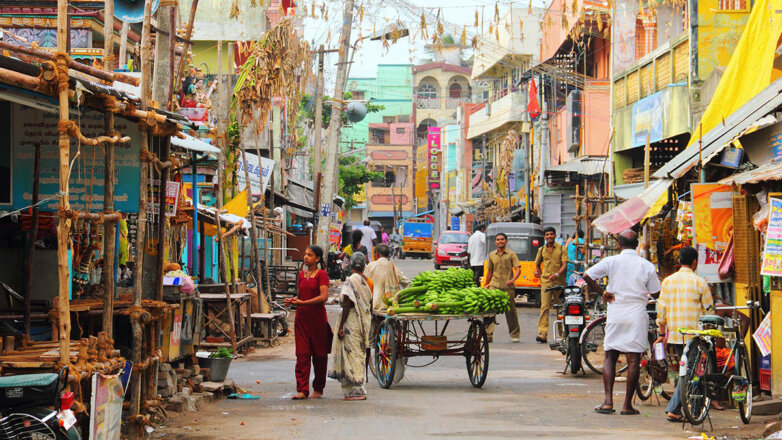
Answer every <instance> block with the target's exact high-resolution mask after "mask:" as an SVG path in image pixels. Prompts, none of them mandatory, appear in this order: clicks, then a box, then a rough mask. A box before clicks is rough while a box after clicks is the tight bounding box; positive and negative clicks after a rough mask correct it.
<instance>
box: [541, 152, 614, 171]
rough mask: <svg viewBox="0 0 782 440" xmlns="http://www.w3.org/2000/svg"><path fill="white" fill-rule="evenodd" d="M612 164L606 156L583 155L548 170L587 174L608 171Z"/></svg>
mask: <svg viewBox="0 0 782 440" xmlns="http://www.w3.org/2000/svg"><path fill="white" fill-rule="evenodd" d="M609 166H610V165H608V164H607V163H606V158H605V157H599V156H583V157H579V158H578V159H573V160H571V161H569V162H565V163H563V164H560V165H557V166H555V167H553V168H549V169H548V170H546V171H559V172H563V173H578V174H583V175H585V176H593V175H595V174H603V173H607V172H608V170H609V168H608V167H609Z"/></svg>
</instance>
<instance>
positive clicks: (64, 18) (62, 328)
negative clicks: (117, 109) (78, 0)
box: [57, 0, 71, 365]
mask: <svg viewBox="0 0 782 440" xmlns="http://www.w3.org/2000/svg"><path fill="white" fill-rule="evenodd" d="M69 37H70V35H69V32H68V1H67V0H57V51H58V52H59V53H60V54H61V55H60V56H61V57H63V58H65V59H67V57H68V41H69ZM63 61H64V60H63ZM57 70H58V72H57V73H58V77H59V78H58V87H57V90H58V98H59V111H60V122H66V121H68V120H69V114H68V81H67V74H68V71H67V69H65V68H64V66H62V65H58V69H57ZM58 148H59V158H60V206H59V208H60V210H62V211H66V210H69V209H70V207H71V204H70V201H69V196H70V191H69V186H68V180H69V178H70V152H71V142H70V136H69V135H68V133H67V132H65V131H61V132H60V139H59V142H58ZM70 229H71V221H70V219H68V218H64V217H58V219H57V273H58V277H59V283H58V295H57V299H58V302H57V313H58V338H59V342H60V363H61V364H62V365H70V363H71V356H70V344H71V304H70V283H71V271H70V265H69V264H68V260H69V259H68V252H69V251H70V241H71V240H70Z"/></svg>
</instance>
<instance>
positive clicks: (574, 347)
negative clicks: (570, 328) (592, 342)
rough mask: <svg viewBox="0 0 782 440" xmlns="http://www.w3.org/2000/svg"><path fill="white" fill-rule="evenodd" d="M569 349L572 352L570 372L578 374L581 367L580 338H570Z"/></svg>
mask: <svg viewBox="0 0 782 440" xmlns="http://www.w3.org/2000/svg"><path fill="white" fill-rule="evenodd" d="M567 346H568V348H567V349H568V351H569V352H570V356H568V358H569V359H570V372H571V373H573V374H578V370H580V369H581V347H579V346H578V338H568V342H567Z"/></svg>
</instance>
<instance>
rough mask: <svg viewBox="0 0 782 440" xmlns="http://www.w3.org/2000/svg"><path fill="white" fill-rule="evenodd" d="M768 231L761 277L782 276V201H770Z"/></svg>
mask: <svg viewBox="0 0 782 440" xmlns="http://www.w3.org/2000/svg"><path fill="white" fill-rule="evenodd" d="M769 205H770V206H769V208H770V209H769V213H768V229H766V243H765V245H764V246H763V263H762V264H761V266H760V274H761V275H769V276H772V277H779V276H782V199H775V198H773V197H772V198H770V199H769Z"/></svg>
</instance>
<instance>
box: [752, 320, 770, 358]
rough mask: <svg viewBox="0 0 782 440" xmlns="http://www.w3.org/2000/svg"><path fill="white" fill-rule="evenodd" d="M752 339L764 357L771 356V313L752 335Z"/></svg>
mask: <svg viewBox="0 0 782 440" xmlns="http://www.w3.org/2000/svg"><path fill="white" fill-rule="evenodd" d="M752 338H753V339H754V340H755V344H756V345H757V346H758V350H759V351H760V355H761V356H762V357H766V356H768V355H769V354H771V313H767V314H766V317H765V318H763V321H762V322H761V323H760V325H759V326H758V329H757V330H755V333H753V334H752Z"/></svg>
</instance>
